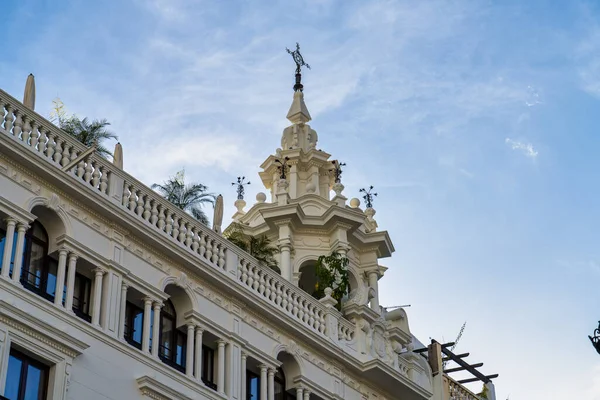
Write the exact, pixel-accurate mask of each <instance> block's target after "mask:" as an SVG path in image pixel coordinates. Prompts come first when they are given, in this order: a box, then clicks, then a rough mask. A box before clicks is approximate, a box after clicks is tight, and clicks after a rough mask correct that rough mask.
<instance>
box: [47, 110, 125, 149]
mask: <svg viewBox="0 0 600 400" xmlns="http://www.w3.org/2000/svg"><path fill="white" fill-rule="evenodd" d="M58 121H59V126H60V128H61V129H62V130H63V131H65V132H67V133H68V134H69V135H71V136H73V137H74V138H75V139H77V140H79V141H80V142H81V143H83V144H84V145H86V146H88V147H91V146H93V145H94V144H96V146H97V147H96V152H97V153H98V154H99V155H101V156H102V157H105V158H106V157H107V156H111V155H112V153H111V152H110V151H109V150H108V149H107V148H106V147H104V146H103V144H102V143H103V142H104V141H105V140H108V139H118V138H117V135H115V134H114V133H112V132H111V131H109V130H108V129H106V127H107V126H109V125H110V123H109V122H108V121H107V120H105V119H101V120H97V119H95V120H93V121H90V120H88V119H87V118H84V119H79V118H78V117H75V116H72V117H70V118H66V119H59V120H58Z"/></svg>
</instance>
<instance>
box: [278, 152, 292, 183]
mask: <svg viewBox="0 0 600 400" xmlns="http://www.w3.org/2000/svg"><path fill="white" fill-rule="evenodd" d="M289 160H290V158H289V157H285V158H284V159H283V161H282V160H281V159H279V158H278V159H276V160H275V162H276V163H277V164H279V165H278V166H277V170H278V171H279V178H280V179H285V178H286V176H287V175H286V174H287V169H288V165H287V162H288V161H289Z"/></svg>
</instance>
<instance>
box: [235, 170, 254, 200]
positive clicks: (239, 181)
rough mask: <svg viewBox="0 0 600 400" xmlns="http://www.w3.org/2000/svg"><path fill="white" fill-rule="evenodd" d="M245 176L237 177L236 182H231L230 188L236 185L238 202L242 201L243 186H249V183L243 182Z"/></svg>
mask: <svg viewBox="0 0 600 400" xmlns="http://www.w3.org/2000/svg"><path fill="white" fill-rule="evenodd" d="M245 179H246V177H245V176H241V177H240V176H238V178H237V182H232V183H231V186H234V185H237V198H238V200H244V186H245V185H249V184H250V181H248V182H244V180H245Z"/></svg>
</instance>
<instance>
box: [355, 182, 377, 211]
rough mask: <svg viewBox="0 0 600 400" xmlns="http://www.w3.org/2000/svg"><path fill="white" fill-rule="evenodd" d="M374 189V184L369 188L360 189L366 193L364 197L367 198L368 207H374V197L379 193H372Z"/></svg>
mask: <svg viewBox="0 0 600 400" xmlns="http://www.w3.org/2000/svg"><path fill="white" fill-rule="evenodd" d="M372 190H373V186H369V190H367V189H365V188H363V189H360V190H359V192H361V193H364V194H365V195H364V196H363V199H364V200H365V205H366V206H367V208H372V207H373V198H375V197H377V193H371V191H372Z"/></svg>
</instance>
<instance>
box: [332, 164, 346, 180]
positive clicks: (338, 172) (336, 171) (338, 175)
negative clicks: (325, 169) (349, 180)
mask: <svg viewBox="0 0 600 400" xmlns="http://www.w3.org/2000/svg"><path fill="white" fill-rule="evenodd" d="M331 163H332V164H333V169H330V170H329V171H330V172H333V176H334V178H335V183H342V172H343V171H342V167H345V166H346V163H343V162H339V161H338V160H333V161H332V162H331Z"/></svg>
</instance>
